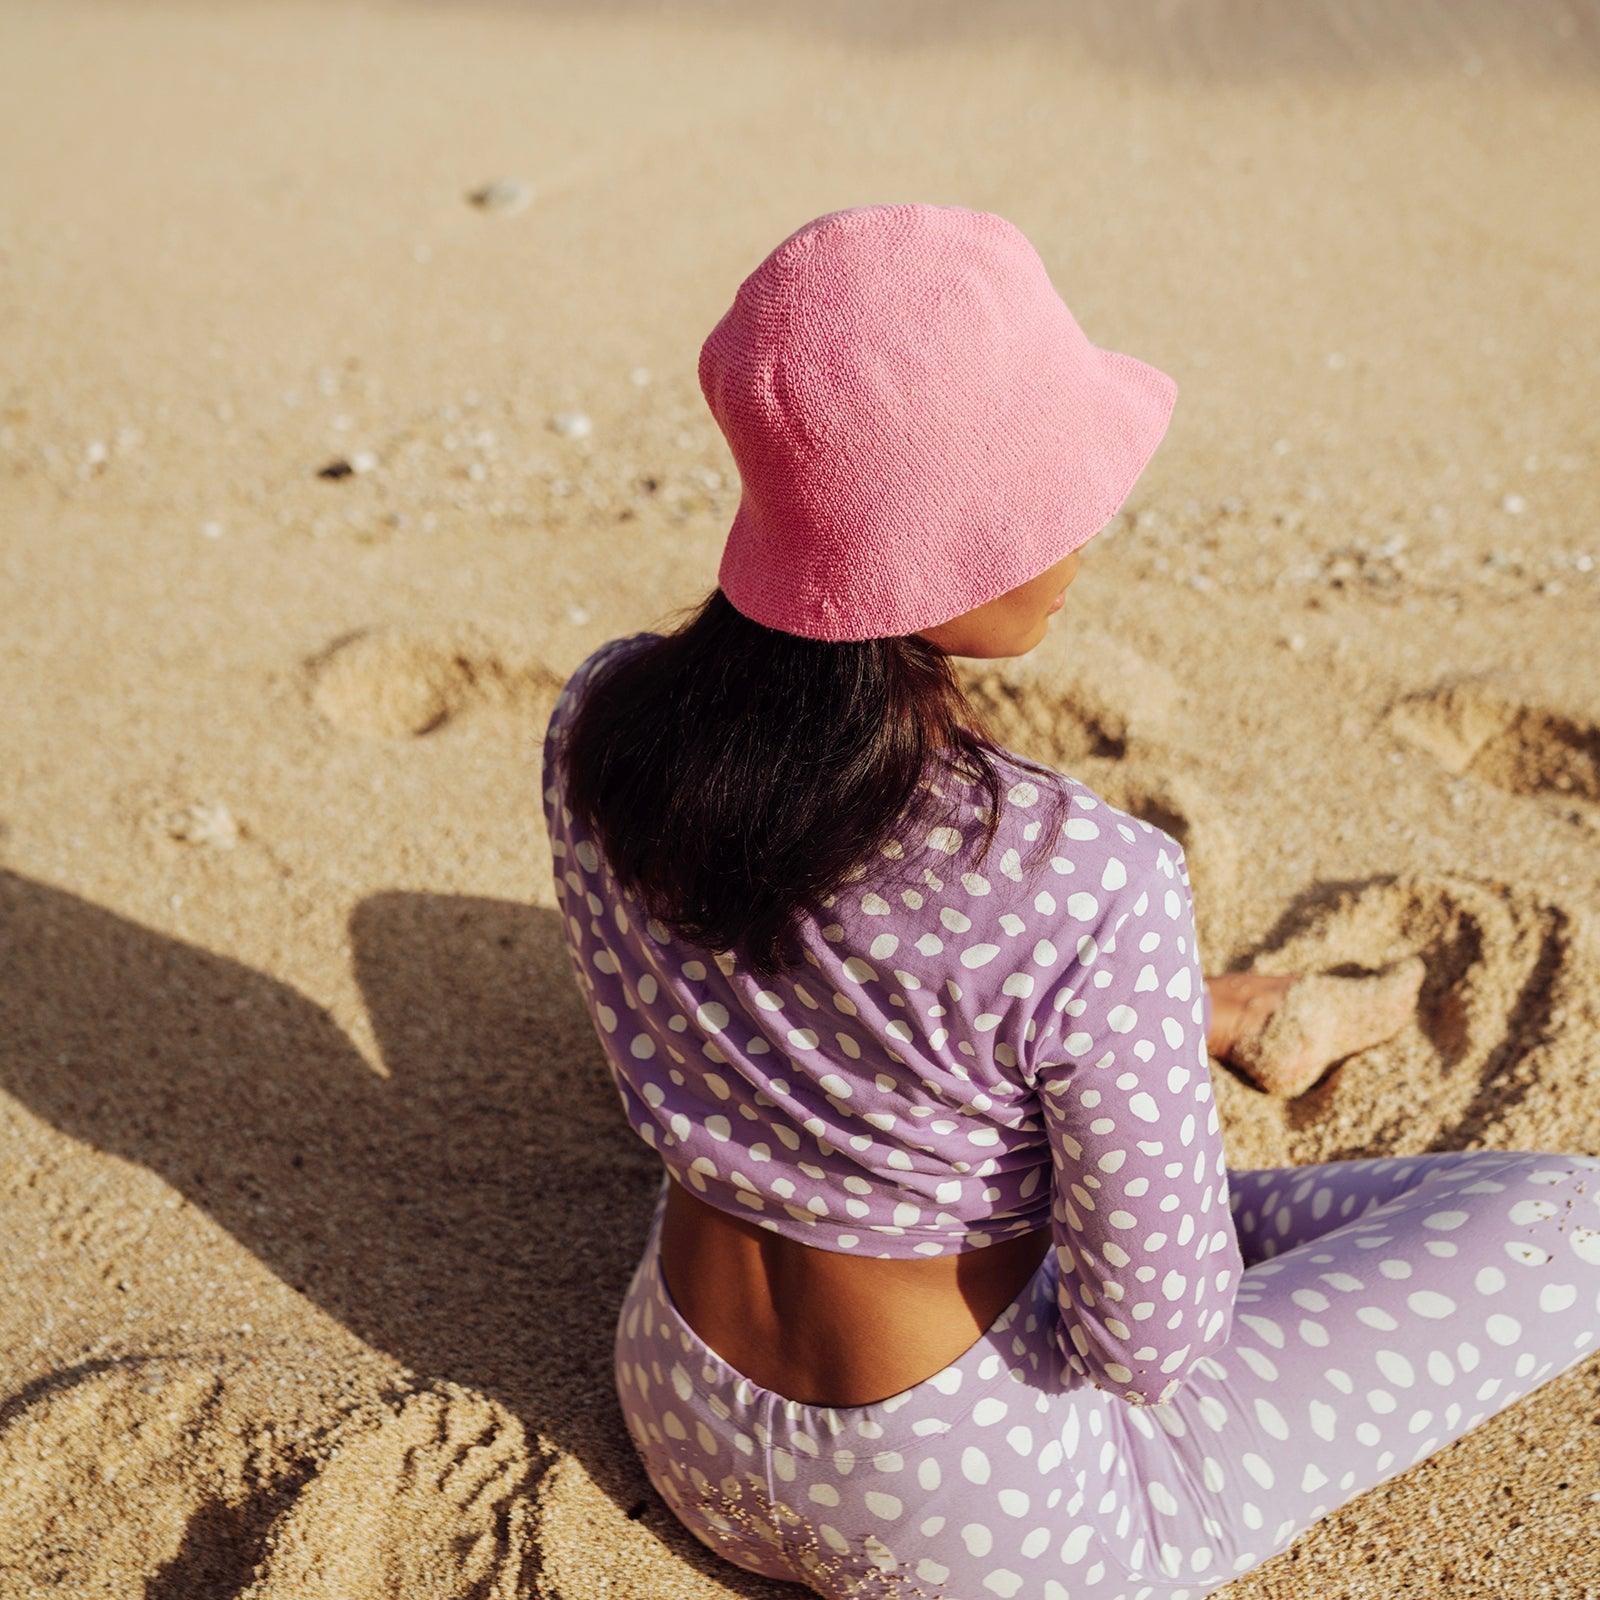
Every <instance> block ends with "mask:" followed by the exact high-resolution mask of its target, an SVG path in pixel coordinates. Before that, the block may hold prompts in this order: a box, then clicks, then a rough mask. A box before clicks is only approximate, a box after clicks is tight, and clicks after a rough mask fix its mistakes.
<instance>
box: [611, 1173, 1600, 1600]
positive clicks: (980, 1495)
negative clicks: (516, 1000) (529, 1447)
mask: <svg viewBox="0 0 1600 1600" xmlns="http://www.w3.org/2000/svg"><path fill="white" fill-rule="evenodd" d="M665 1183H666V1179H665V1177H663V1187H662V1190H661V1193H660V1197H659V1199H658V1202H657V1206H656V1212H655V1220H654V1224H653V1226H652V1228H651V1231H650V1235H649V1238H648V1241H647V1243H646V1246H645V1250H644V1253H643V1255H642V1256H641V1258H640V1260H639V1263H638V1266H637V1268H636V1270H635V1272H634V1275H633V1279H632V1282H631V1284H630V1285H629V1288H628V1292H627V1296H626V1298H625V1301H624V1303H623V1306H622V1309H621V1313H620V1315H619V1317H618V1321H617V1329H616V1347H615V1349H616V1360H615V1376H616V1384H617V1393H618V1397H619V1399H620V1401H621V1405H622V1410H623V1415H624V1418H625V1420H626V1422H627V1426H628V1430H629V1433H630V1435H631V1437H632V1439H633V1441H634V1445H635V1447H636V1448H637V1450H638V1451H639V1454H640V1457H641V1459H642V1461H643V1463H644V1467H645V1471H646V1473H647V1474H648V1476H649V1478H650V1481H651V1482H652V1483H653V1484H654V1485H655V1487H656V1489H657V1490H658V1491H659V1492H660V1494H661V1495H662V1496H663V1497H664V1498H665V1500H666V1501H667V1504H668V1506H669V1507H670V1508H671V1510H672V1512H673V1514H674V1515H675V1516H676V1517H677V1518H678V1519H679V1520H680V1521H681V1522H682V1523H683V1524H684V1525H685V1526H686V1527H687V1528H688V1529H689V1530H690V1531H691V1532H692V1533H693V1534H694V1535H695V1536H696V1538H698V1539H699V1540H700V1541H701V1542H702V1543H704V1544H705V1545H707V1546H708V1547H709V1548H711V1549H712V1550H714V1551H716V1552H717V1553H718V1554H719V1555H721V1556H723V1557H725V1558H726V1559H727V1560H729V1561H731V1562H734V1563H735V1564H736V1565H738V1566H741V1567H744V1568H747V1569H749V1570H751V1571H755V1572H759V1573H764V1574H766V1575H768V1576H771V1577H775V1578H781V1579H788V1580H791V1581H795V1582H799V1583H803V1584H806V1585H808V1586H809V1587H810V1588H812V1589H813V1590H814V1591H815V1592H816V1593H818V1594H820V1595H824V1596H829V1597H843V1596H846V1595H848V1596H851V1597H862V1596H883V1597H886V1600H887V1597H889V1596H893V1597H896V1600H935V1597H938V1600H989V1597H992V1596H1000V1597H1002V1600H1146V1597H1151V1596H1160V1597H1163V1600H1192V1597H1197V1596H1200V1595H1205V1594H1209V1593H1211V1592H1212V1591H1213V1590H1214V1589H1217V1588H1220V1587H1221V1586H1222V1585H1224V1584H1226V1583H1227V1582H1229V1581H1230V1580H1231V1579H1233V1578H1235V1577H1237V1576H1238V1575H1239V1574H1241V1573H1243V1572H1247V1571H1249V1570H1250V1569H1251V1568H1252V1567H1255V1566H1257V1565H1259V1564H1260V1563H1261V1562H1263V1561H1265V1560H1266V1559H1267V1558H1268V1557H1269V1556H1272V1555H1275V1554H1276V1553H1277V1552H1278V1551H1280V1550H1282V1549H1283V1548H1284V1547H1285V1546H1286V1545H1288V1544H1290V1543H1291V1542H1292V1541H1293V1540H1294V1539H1295V1538H1296V1537H1297V1536H1298V1535H1299V1534H1300V1533H1301V1532H1303V1531H1304V1530H1305V1529H1306V1528H1308V1527H1309V1526H1310V1525H1311V1524H1313V1523H1314V1522H1316V1521H1318V1520H1319V1519H1320V1518H1322V1517H1324V1516H1326V1515H1327V1514H1328V1513H1329V1512H1330V1511H1333V1510H1335V1509H1336V1508H1337V1507H1339V1506H1341V1505H1343V1504H1344V1503H1345V1502H1346V1501H1348V1500H1350V1499H1352V1498H1354V1497H1355V1496H1356V1495H1358V1494H1360V1493H1362V1491H1364V1490H1366V1489H1369V1488H1371V1487H1372V1486H1373V1485H1375V1484H1378V1483H1381V1482H1383V1481H1384V1480H1385V1479H1387V1478H1391V1477H1393V1476H1395V1475H1396V1474H1398V1473H1400V1472H1403V1471H1404V1470H1405V1469H1406V1468H1407V1467H1409V1466H1411V1465H1413V1464H1414V1463H1415V1462H1418V1461H1420V1460H1422V1459H1423V1458H1424V1457H1425V1456H1428V1455H1430V1454H1432V1453H1433V1452H1434V1451H1437V1450H1439V1449H1440V1448H1442V1447H1443V1446H1444V1445H1446V1444H1448V1443H1450V1442H1451V1441H1452V1440H1454V1439H1457V1438H1459V1437H1460V1436H1461V1435H1462V1434H1464V1433H1466V1432H1468V1431H1469V1430H1471V1429H1472V1428H1475V1427H1476V1426H1477V1425H1478V1424H1479V1423H1480V1422H1482V1421H1483V1420H1484V1419H1485V1418H1487V1417H1489V1416H1492V1415H1493V1414H1495V1413H1496V1412H1498V1411H1501V1410H1503V1409H1504V1408H1505V1407H1506V1406H1509V1405H1510V1404H1512V1403H1513V1402H1514V1401H1516V1400H1518V1399H1520V1398H1521V1397H1522V1396H1523V1395H1525V1394H1527V1393H1528V1392H1529V1391H1530V1390H1533V1389H1536V1388H1538V1387H1539V1386H1540V1385H1542V1384H1544V1383H1546V1382H1547V1381H1549V1380H1550V1379H1551V1378H1554V1377H1557V1376H1559V1375H1560V1374H1561V1373H1563V1372H1565V1371H1567V1370H1568V1369H1569V1368H1571V1367H1572V1366H1574V1365H1575V1364H1576V1363H1578V1362H1579V1361H1581V1360H1583V1359H1584V1356H1585V1354H1586V1352H1590V1351H1592V1350H1593V1349H1594V1348H1595V1342H1596V1337H1597V1331H1600V1160H1597V1159H1596V1158H1594V1157H1591V1156H1582V1155H1564V1154H1552V1153H1545V1152H1526V1151H1524V1152H1516V1153H1508V1152H1505V1151H1493V1150H1479V1151H1450V1152H1441V1153H1433V1154H1428V1155H1420V1156H1396V1157H1382V1158H1373V1159H1366V1158H1363V1159H1354V1160H1346V1161H1332V1162H1322V1163H1318V1164H1315V1165H1310V1166H1300V1167H1276V1168H1235V1169H1230V1171H1229V1193H1230V1205H1231V1210H1232V1215H1233V1220H1234V1224H1235V1226H1236V1227H1237V1230H1238V1234H1239V1241H1240V1246H1241V1249H1242V1252H1243V1257H1244V1261H1245V1266H1246V1271H1245V1273H1244V1277H1243V1279H1242V1281H1241V1283H1240V1285H1239V1292H1238V1298H1237V1304H1236V1306H1235V1315H1234V1322H1233V1329H1232V1333H1231V1337H1230V1338H1229V1341H1228V1343H1227V1345H1226V1346H1224V1347H1223V1348H1222V1349H1221V1350H1220V1351H1219V1352H1217V1353H1216V1354H1215V1355H1208V1356H1206V1357H1203V1358H1202V1359H1201V1360H1200V1361H1199V1362H1198V1363H1197V1365H1196V1366H1195V1368H1194V1370H1193V1372H1192V1374H1191V1375H1190V1377H1189V1379H1188V1381H1187V1382H1186V1383H1185V1384H1184V1385H1183V1387H1182V1388H1181V1389H1180V1390H1179V1391H1178V1392H1177V1393H1176V1394H1175V1395H1174V1396H1173V1397H1172V1399H1171V1400H1170V1401H1169V1402H1168V1403H1167V1404H1165V1405H1161V1406H1137V1405H1130V1404H1128V1403H1127V1402H1125V1401H1123V1400H1122V1399H1120V1398H1118V1397H1115V1396H1113V1395H1111V1394H1108V1393H1106V1392H1104V1391H1102V1390H1099V1389H1097V1388H1095V1387H1093V1386H1092V1385H1090V1384H1089V1383H1088V1382H1087V1381H1086V1380H1084V1379H1083V1378H1082V1377H1079V1376H1078V1375H1076V1374H1074V1373H1073V1372H1071V1371H1070V1369H1066V1368H1064V1367H1063V1364H1062V1362H1061V1359H1060V1356H1059V1354H1057V1353H1056V1352H1055V1350H1054V1346H1053V1343H1052V1339H1051V1319H1052V1318H1053V1317H1054V1316H1055V1298H1054V1297H1055V1274H1056V1271H1057V1267H1056V1259H1055V1254H1054V1252H1053V1251H1052V1252H1049V1253H1047V1254H1046V1255H1045V1257H1044V1259H1043V1260H1042V1262H1041V1263H1040V1266H1039V1268H1038V1270H1037V1271H1036V1272H1035V1273H1034V1276H1033V1277H1032V1279H1031V1280H1030V1281H1029V1283H1028V1284H1027V1285H1026V1287H1025V1288H1024V1289H1023V1290H1022V1292H1021V1293H1020V1294H1019V1295H1018V1296H1017V1298H1016V1300H1015V1301H1013V1302H1012V1304H1011V1305H1010V1306H1008V1307H1007V1308H1006V1309H1005V1311H1003V1312H1002V1313H1001V1314H1000V1316H999V1317H998V1318H997V1319H996V1320H995V1322H994V1323H993V1324H992V1325H991V1326H990V1327H989V1329H988V1330H987V1331H986V1332H985V1333H984V1334H983V1335H982V1336H981V1337H980V1338H979V1339H978V1340H977V1342H976V1343H975V1344H973V1345H972V1346H971V1347H970V1348H968V1349H967V1350H966V1351H964V1352H963V1353H962V1354H961V1355H960V1356H959V1357H958V1358H957V1359H956V1360H954V1361H953V1362H951V1363H950V1364H949V1365H948V1366H946V1367H945V1368H943V1369H942V1370H941V1371H939V1372H937V1373H935V1374H933V1375H932V1376H931V1377H929V1378H927V1379H925V1380H924V1381H923V1382H921V1383H919V1384H917V1385H915V1386H914V1387H913V1388H911V1389H907V1390H905V1391H903V1392H902V1393H900V1394H896V1395H892V1396H890V1397H888V1398H887V1399H884V1400H880V1401H876V1402H874V1403H873V1404H871V1405H864V1406H820V1405H806V1404H801V1403H799V1402H796V1401H792V1400H787V1399H785V1398H784V1397H783V1396H782V1395H779V1394H775V1393H773V1392H772V1391H771V1390H769V1389H763V1388H761V1387H760V1386H758V1385H756V1384H754V1383H751V1382H750V1381H749V1380H748V1379H747V1378H745V1377H744V1376H743V1375H741V1374H740V1373H738V1372H737V1371H735V1370H734V1369H733V1368H732V1367H730V1366H729V1365H728V1364H727V1363H726V1362H725V1361H723V1360H722V1359H721V1358H720V1357H719V1356H717V1355H716V1354H715V1353H714V1352H713V1351H712V1350H711V1349H710V1348H709V1347H708V1346H707V1345H706V1344H705V1343H704V1342H703V1341H701V1340H700V1339H699V1338H698V1337H697V1336H696V1335H695V1333H694V1332H693V1330H692V1329H690V1327H689V1326H688V1324H687V1323H685V1322H684V1321H683V1319H682V1318H681V1317H680V1316H679V1314H678V1312H677V1310H676V1308H675V1307H674V1306H673V1304H672V1302H671V1299H670V1298H669V1296H668V1295H667V1293H666V1288H665V1283H664V1280H663V1278H662V1275H661V1271H660V1266H659V1258H658V1248H657V1244H658V1238H659V1231H660V1225H661V1216H662V1210H663V1207H664V1202H665V1198H666V1189H665Z"/></svg>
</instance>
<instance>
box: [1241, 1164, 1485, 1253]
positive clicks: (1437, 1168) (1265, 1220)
mask: <svg viewBox="0 0 1600 1600" xmlns="http://www.w3.org/2000/svg"><path fill="white" fill-rule="evenodd" d="M1462 1154H1463V1152H1462V1151H1459V1150H1446V1151H1431V1152H1428V1153H1426V1154H1423V1155H1414V1156H1357V1157H1352V1158H1350V1159H1347V1160H1344V1161H1318V1162H1312V1163H1309V1164H1306V1165H1302V1166H1294V1167H1230V1168H1229V1169H1228V1196H1229V1200H1230V1203H1231V1209H1232V1211H1233V1221H1234V1226H1235V1227H1236V1228H1237V1229H1238V1232H1239V1248H1240V1250H1241V1251H1242V1252H1243V1255H1244V1263H1245V1266H1246V1267H1247V1268H1248V1267H1251V1266H1254V1265H1255V1263H1256V1262H1258V1261H1266V1260H1270V1259H1271V1258H1272V1257H1274V1256H1281V1255H1282V1254H1283V1253H1284V1251H1286V1250H1292V1249H1293V1248H1294V1247H1295V1246H1296V1245H1299V1244H1305V1243H1306V1242H1307V1241H1309V1240H1312V1239H1320V1238H1321V1237H1322V1236H1323V1235H1324V1234H1326V1233H1330V1232H1332V1231H1333V1229H1335V1228H1337V1227H1341V1226H1342V1225H1343V1224H1344V1223H1346V1222H1352V1221H1355V1220H1358V1219H1359V1218H1361V1217H1364V1216H1365V1215H1366V1214H1367V1213H1368V1212H1369V1211H1371V1210H1372V1209H1373V1207H1374V1206H1380V1205H1384V1204H1386V1203H1387V1202H1388V1201H1390V1200H1393V1199H1394V1198H1395V1197H1396V1196H1398V1195H1401V1194H1404V1193H1406V1192H1407V1191H1408V1190H1410V1189H1413V1188H1415V1187H1416V1186H1417V1185H1418V1184H1419V1183H1426V1182H1432V1181H1434V1180H1435V1179H1436V1178H1437V1177H1438V1176H1439V1175H1441V1174H1448V1173H1450V1172H1453V1171H1455V1170H1457V1169H1458V1167H1459V1164H1460V1161H1461V1157H1462Z"/></svg>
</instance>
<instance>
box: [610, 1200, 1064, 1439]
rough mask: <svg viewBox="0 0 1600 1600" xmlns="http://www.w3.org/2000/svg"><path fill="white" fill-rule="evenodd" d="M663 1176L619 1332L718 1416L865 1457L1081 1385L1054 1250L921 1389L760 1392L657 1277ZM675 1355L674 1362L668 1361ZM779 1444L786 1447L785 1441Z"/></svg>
mask: <svg viewBox="0 0 1600 1600" xmlns="http://www.w3.org/2000/svg"><path fill="white" fill-rule="evenodd" d="M670 1182H671V1179H670V1177H669V1176H668V1175H667V1173H666V1172H665V1170H663V1172H662V1178H661V1188H660V1190H659V1192H658V1194H657V1196H656V1202H655V1211H654V1215H653V1217H652V1219H651V1225H650V1231H649V1235H648V1237H647V1239H646V1241H645V1246H644V1251H643V1254H642V1255H641V1257H640V1260H639V1263H638V1266H637V1268H636V1269H635V1272H634V1277H633V1282H632V1284H631V1285H630V1287H629V1290H628V1294H627V1297H626V1299H625V1301H624V1303H623V1307H622V1311H621V1314H620V1316H619V1319H618V1320H619V1328H618V1331H619V1334H622V1335H624V1336H626V1338H627V1339H628V1340H629V1341H630V1342H632V1341H639V1342H642V1343H643V1344H644V1345H647V1346H651V1347H653V1348H654V1350H655V1351H656V1353H657V1355H658V1358H659V1359H660V1360H661V1362H662V1365H663V1369H664V1370H666V1371H670V1370H671V1368H672V1367H673V1366H674V1365H676V1366H677V1367H678V1369H679V1373H681V1377H680V1376H676V1375H675V1376H674V1378H673V1381H674V1383H675V1384H676V1385H677V1386H678V1388H679V1391H680V1397H681V1398H683V1399H685V1400H688V1399H689V1398H690V1395H691V1394H695V1395H698V1396H699V1397H700V1398H701V1399H702V1400H703V1401H704V1403H705V1404H706V1405H708V1406H709V1407H710V1408H711V1409H712V1410H714V1411H715V1412H716V1414H717V1415H718V1416H719V1417H723V1418H724V1419H725V1420H728V1421H737V1422H742V1423H743V1424H744V1425H746V1426H749V1427H754V1425H755V1424H756V1423H758V1422H759V1423H760V1424H761V1429H762V1431H763V1432H766V1431H770V1432H772V1433H773V1434H775V1435H779V1434H784V1433H787V1434H788V1435H789V1436H790V1438H791V1439H792V1440H793V1441H794V1442H795V1443H796V1444H797V1445H798V1447H799V1448H800V1449H801V1450H802V1451H806V1452H808V1453H815V1450H816V1448H817V1447H818V1446H826V1448H827V1449H829V1451H830V1452H831V1453H833V1454H834V1455H835V1456H837V1455H838V1454H839V1453H840V1451H841V1450H848V1451H852V1452H854V1453H856V1454H858V1455H860V1456H863V1457H867V1456H871V1455H873V1454H875V1453H881V1452H882V1451H883V1450H885V1449H889V1448H892V1444H893V1442H894V1441H897V1440H898V1441H904V1442H907V1443H911V1442H915V1441H916V1440H917V1439H920V1438H927V1437H934V1436H937V1435H939V1434H942V1433H946V1432H948V1431H949V1430H950V1429H951V1428H953V1427H954V1426H956V1424H957V1423H959V1422H962V1421H964V1420H965V1419H966V1418H967V1417H968V1416H969V1415H970V1414H971V1413H972V1412H973V1411H974V1410H976V1409H977V1408H978V1407H979V1406H982V1405H985V1404H986V1403H987V1406H986V1409H988V1410H990V1411H995V1413H996V1415H999V1414H1001V1413H1000V1412H998V1411H996V1406H997V1405H998V1406H999V1407H1000V1408H1002V1409H1003V1412H1004V1414H1007V1415H1009V1416H1013V1417H1016V1418H1017V1419H1018V1420H1021V1415H1022V1414H1023V1413H1024V1412H1025V1411H1032V1410H1034V1409H1035V1408H1037V1409H1038V1410H1040V1411H1042V1410H1044V1409H1045V1406H1046V1403H1047V1402H1046V1396H1047V1395H1048V1394H1050V1393H1055V1392H1059V1391H1060V1390H1061V1389H1062V1388H1064V1387H1076V1386H1077V1384H1078V1382H1079V1380H1078V1379H1077V1378H1076V1377H1075V1376H1074V1375H1073V1374H1072V1373H1071V1371H1070V1370H1064V1362H1063V1361H1062V1358H1061V1355H1060V1353H1059V1351H1058V1350H1057V1349H1056V1348H1055V1344H1054V1339H1053V1335H1052V1329H1053V1326H1054V1319H1055V1287H1056V1273H1057V1267H1056V1259H1055V1252H1054V1251H1053V1250H1048V1251H1046V1252H1045V1254H1044V1256H1043V1258H1042V1259H1041V1260H1040V1263H1039V1265H1038V1267H1037V1268H1035V1269H1034V1272H1033V1274H1032V1276H1031V1277H1030V1278H1029V1280H1028V1282H1027V1283H1026V1284H1024V1285H1023V1287H1022V1288H1021V1290H1020V1291H1019V1292H1018V1293H1017V1295H1016V1298H1015V1299H1013V1300H1012V1301H1011V1303H1010V1304H1009V1305H1007V1306H1006V1307H1005V1309H1004V1310H1002V1311H1001V1312H1000V1313H999V1315H998V1316H997V1317H996V1318H995V1319H994V1321H993V1322H991V1323H990V1325H989V1326H988V1327H987V1328H986V1329H985V1330H984V1331H983V1332H982V1333H981V1334H979V1335H978V1337H977V1338H976V1339H975V1340H974V1341H973V1343H972V1344H971V1345H969V1346H968V1347H967V1348H966V1349H965V1350H964V1351H962V1352H961V1354H960V1355H958V1356H957V1357H956V1358H955V1359H954V1360H953V1361H950V1362H949V1363H947V1364H946V1365H945V1366H943V1367H941V1368H940V1369H939V1370H938V1371H937V1372H935V1373H932V1374H930V1375H929V1376H928V1377H926V1378H924V1379H922V1380H921V1381H920V1382H918V1383H915V1384H913V1385H911V1387H910V1388H907V1389H902V1390H901V1391H900V1392H899V1393H897V1394H892V1395H888V1396H885V1397H884V1398H883V1399H881V1400H874V1401H871V1402H869V1403H868V1404H866V1405H855V1406H825V1405H813V1404H810V1403H808V1402H805V1401H801V1400H792V1399H790V1398H788V1397H787V1396H786V1395H781V1394H779V1393H777V1392H776V1391H775V1390H772V1389H767V1388H764V1387H763V1386H762V1385H760V1384H758V1383H756V1382H755V1381H754V1380H753V1379H751V1378H749V1377H747V1376H746V1375H745V1374H744V1373H742V1372H740V1371H739V1370H738V1369H737V1368H735V1367H733V1366H732V1365H730V1364H729V1363H728V1362H727V1361H725V1360H724V1359H723V1358H722V1357H721V1356H720V1355H718V1354H717V1352H716V1351H715V1350H713V1349H712V1348H711V1346H710V1345H708V1344H707V1343H706V1342H705V1340H703V1339H702V1338H701V1337H700V1335H699V1334H697V1333H696V1332H695V1331H694V1329H693V1328H692V1327H690V1326H689V1324H688V1323H687V1322H686V1321H685V1320H684V1319H683V1316H682V1315H681V1313H680V1312H679V1310H678V1308H677V1306H676V1305H675V1304H674V1302H673V1299H672V1296H671V1294H670V1293H669V1291H668V1289H667V1284H666V1278H665V1275H664V1274H663V1273H662V1271H661V1254H660V1238H661V1222H662V1217H663V1215H664V1213H665V1210H666V1200H667V1192H668V1190H667V1185H668V1184H669V1183H670ZM669 1358H670V1359H669ZM778 1442H783V1441H782V1440H781V1439H779V1441H778Z"/></svg>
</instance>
